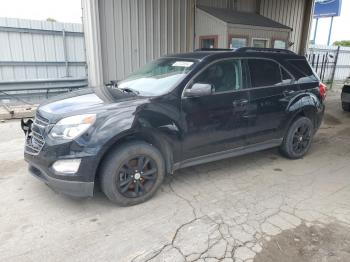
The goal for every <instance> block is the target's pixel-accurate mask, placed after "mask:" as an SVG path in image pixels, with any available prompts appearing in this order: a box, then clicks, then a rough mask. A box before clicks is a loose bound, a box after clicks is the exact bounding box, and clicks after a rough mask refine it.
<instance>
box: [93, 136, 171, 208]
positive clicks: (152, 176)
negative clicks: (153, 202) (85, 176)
mask: <svg viewBox="0 0 350 262" xmlns="http://www.w3.org/2000/svg"><path fill="white" fill-rule="evenodd" d="M165 170H166V168H165V161H164V158H163V156H162V154H161V152H160V151H159V150H158V149H157V148H156V147H154V146H153V145H151V144H148V143H146V142H143V141H132V142H128V143H124V144H122V145H120V146H118V147H116V148H114V149H113V150H111V151H110V152H109V153H108V155H107V157H106V158H105V159H104V161H103V163H102V164H101V170H100V183H101V188H102V191H103V192H104V193H105V195H106V196H107V197H108V198H109V199H110V200H111V201H113V202H114V203H116V204H118V205H121V206H131V205H136V204H140V203H142V202H145V201H147V200H148V199H150V198H152V197H153V196H154V194H155V193H156V191H157V189H158V188H159V187H160V185H161V184H162V182H163V180H164V176H165V174H166V171H165Z"/></svg>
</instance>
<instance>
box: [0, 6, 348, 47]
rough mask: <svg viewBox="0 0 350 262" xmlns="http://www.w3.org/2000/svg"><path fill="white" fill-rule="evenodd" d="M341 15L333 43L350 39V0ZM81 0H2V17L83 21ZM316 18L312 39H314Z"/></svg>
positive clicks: (321, 29) (322, 34)
mask: <svg viewBox="0 0 350 262" xmlns="http://www.w3.org/2000/svg"><path fill="white" fill-rule="evenodd" d="M342 2H343V4H342V11H341V16H340V17H335V18H334V22H333V32H332V35H331V43H333V42H334V41H337V40H350V0H342ZM81 16H82V14H81V0H0V17H17V18H26V19H35V20H46V19H47V18H49V17H50V18H53V19H55V20H57V21H59V22H66V23H81ZM329 26H330V18H322V19H320V20H319V23H318V30H317V37H316V44H327V39H328V31H329ZM314 28H315V19H314V21H313V26H312V30H311V36H310V39H313V33H314Z"/></svg>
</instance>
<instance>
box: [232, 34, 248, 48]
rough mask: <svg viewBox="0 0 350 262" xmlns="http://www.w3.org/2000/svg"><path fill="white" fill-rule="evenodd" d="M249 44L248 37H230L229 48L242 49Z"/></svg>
mask: <svg viewBox="0 0 350 262" xmlns="http://www.w3.org/2000/svg"><path fill="white" fill-rule="evenodd" d="M247 44H248V39H247V38H246V37H239V36H229V48H231V49H233V48H240V47H246V46H247Z"/></svg>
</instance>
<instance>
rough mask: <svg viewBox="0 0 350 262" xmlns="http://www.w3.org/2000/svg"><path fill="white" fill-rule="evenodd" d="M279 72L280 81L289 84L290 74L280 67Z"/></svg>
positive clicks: (291, 79) (290, 81) (290, 80)
mask: <svg viewBox="0 0 350 262" xmlns="http://www.w3.org/2000/svg"><path fill="white" fill-rule="evenodd" d="M281 74H282V82H283V84H290V83H292V82H293V78H292V76H291V75H290V74H289V73H288V72H287V71H286V70H285V69H283V68H282V67H281Z"/></svg>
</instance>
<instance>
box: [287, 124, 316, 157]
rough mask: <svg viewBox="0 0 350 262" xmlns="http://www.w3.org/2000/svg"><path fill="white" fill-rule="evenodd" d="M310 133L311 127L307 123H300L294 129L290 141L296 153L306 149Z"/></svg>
mask: <svg viewBox="0 0 350 262" xmlns="http://www.w3.org/2000/svg"><path fill="white" fill-rule="evenodd" d="M311 135H312V134H311V128H310V127H309V126H308V125H307V124H302V125H300V126H299V127H298V128H297V129H296V130H295V132H294V136H293V142H292V143H293V151H294V152H295V153H296V154H302V153H304V151H305V150H307V149H308V147H309V144H310V142H311Z"/></svg>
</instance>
